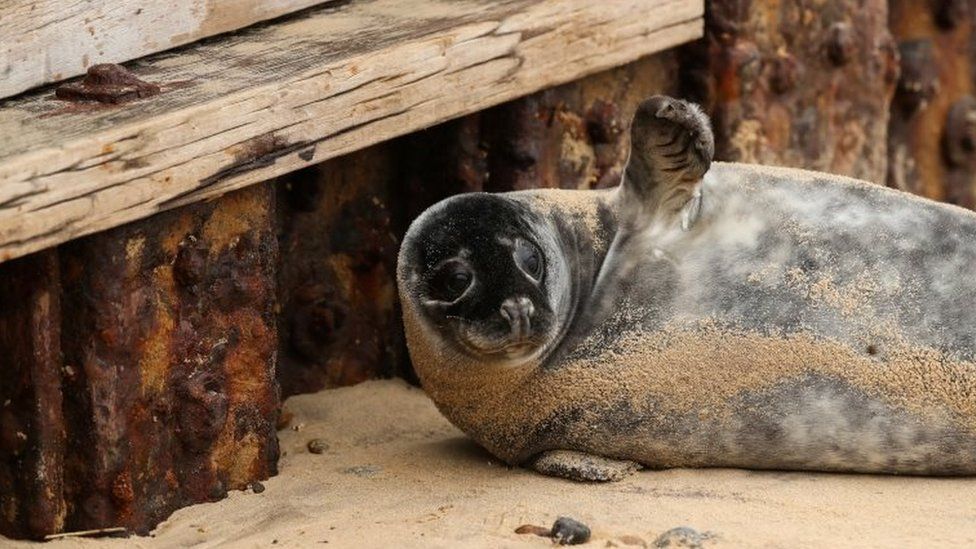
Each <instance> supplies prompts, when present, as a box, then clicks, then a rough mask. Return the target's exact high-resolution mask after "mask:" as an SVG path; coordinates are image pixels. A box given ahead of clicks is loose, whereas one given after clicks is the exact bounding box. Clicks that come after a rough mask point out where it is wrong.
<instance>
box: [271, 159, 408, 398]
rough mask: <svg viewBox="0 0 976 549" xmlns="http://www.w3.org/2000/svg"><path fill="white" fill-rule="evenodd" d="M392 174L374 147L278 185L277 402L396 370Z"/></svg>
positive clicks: (401, 349)
mask: <svg viewBox="0 0 976 549" xmlns="http://www.w3.org/2000/svg"><path fill="white" fill-rule="evenodd" d="M395 168H396V167H395V165H394V163H393V156H392V153H391V146H390V145H389V144H383V145H378V146H375V147H372V148H369V149H366V150H363V151H360V152H356V153H352V154H350V155H347V156H343V157H341V158H338V159H335V160H331V161H329V162H326V163H324V164H321V165H319V166H314V167H312V168H308V169H306V170H302V171H300V172H296V173H295V174H292V175H291V176H289V177H287V178H283V179H282V180H281V181H279V182H278V187H279V192H280V195H279V198H280V200H279V201H280V204H281V215H280V229H279V238H280V247H281V266H280V272H279V277H278V281H279V291H278V299H279V304H280V308H281V336H280V347H281V365H280V371H279V379H280V382H281V386H282V391H283V393H284V394H285V395H290V394H295V393H308V392H313V391H317V390H319V389H322V388H324V387H334V386H337V385H351V384H353V383H358V382H360V381H364V380H367V379H371V378H376V377H388V376H391V375H394V374H396V373H400V372H401V371H402V368H403V365H404V362H403V361H404V360H405V358H404V357H405V356H406V353H405V349H406V348H405V343H404V341H403V337H402V335H401V333H400V324H399V323H400V317H399V312H398V310H397V303H396V286H395V273H396V255H397V250H398V241H397V238H396V236H395V229H394V215H395V211H396V210H397V209H398V208H400V207H401V205H400V204H398V203H397V201H396V200H394V198H393V193H394V191H395V190H397V189H399V187H400V185H402V183H401V182H400V181H399V178H398V174H397V171H396V169H395Z"/></svg>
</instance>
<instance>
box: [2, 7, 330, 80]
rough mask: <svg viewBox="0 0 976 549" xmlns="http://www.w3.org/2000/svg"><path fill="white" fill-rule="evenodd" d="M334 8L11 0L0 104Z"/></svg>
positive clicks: (6, 12) (5, 10)
mask: <svg viewBox="0 0 976 549" xmlns="http://www.w3.org/2000/svg"><path fill="white" fill-rule="evenodd" d="M328 1H331V0H236V1H233V2H226V1H222V0H179V1H176V2H154V1H152V0H127V1H125V2H119V1H117V0H86V1H84V2H82V1H79V0H5V1H4V2H0V76H2V78H0V98H3V97H9V96H11V95H15V94H18V93H20V92H22V91H25V90H28V89H30V88H33V87H35V86H40V85H42V84H47V83H50V82H57V81H58V80H63V79H65V78H71V77H72V76H77V75H79V74H82V73H84V72H85V70H86V69H87V68H88V67H90V66H92V65H95V64H98V63H120V62H122V61H128V60H130V59H136V58H138V57H143V56H146V55H149V54H151V53H156V52H160V51H163V50H168V49H170V48H174V47H176V46H182V45H183V44H189V43H190V42H195V41H197V40H200V39H201V38H207V37H208V36H214V35H216V34H220V33H223V32H228V31H233V30H237V29H241V28H244V27H246V26H248V25H253V24H254V23H257V22H259V21H266V20H268V19H273V18H275V17H279V16H282V15H285V14H288V13H292V12H295V11H298V10H302V9H305V8H308V7H311V6H314V5H316V4H322V3H325V2H328Z"/></svg>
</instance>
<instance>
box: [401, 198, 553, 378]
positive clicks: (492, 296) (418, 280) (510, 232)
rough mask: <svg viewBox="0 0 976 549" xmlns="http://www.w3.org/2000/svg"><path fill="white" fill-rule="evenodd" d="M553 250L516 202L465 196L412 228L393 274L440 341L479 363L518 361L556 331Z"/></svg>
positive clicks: (543, 230) (542, 228) (546, 234)
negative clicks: (397, 274) (398, 276)
mask: <svg viewBox="0 0 976 549" xmlns="http://www.w3.org/2000/svg"><path fill="white" fill-rule="evenodd" d="M558 250H559V247H558V244H557V242H556V241H555V235H553V234H552V231H550V230H549V229H548V226H547V225H546V224H545V223H544V222H542V221H541V220H538V219H535V216H534V214H532V212H531V211H530V210H528V209H527V208H525V207H524V206H523V205H521V204H520V203H518V202H515V201H512V200H509V199H506V198H502V197H498V196H494V195H486V194H480V193H479V194H468V195H462V196H457V197H453V198H451V199H448V200H446V201H444V202H442V203H441V204H440V205H438V206H435V207H434V208H432V209H431V210H429V211H428V213H426V214H425V215H424V216H423V217H422V218H420V219H418V221H417V222H415V223H414V226H413V227H411V230H410V233H408V235H407V239H406V241H405V246H404V256H403V257H401V262H400V264H401V267H402V268H404V271H405V272H403V273H401V274H402V275H403V276H405V277H406V279H407V281H408V287H409V288H410V291H409V293H410V296H409V298H410V299H412V300H413V302H414V305H415V307H416V308H417V309H418V313H419V314H421V315H422V316H423V317H425V320H426V322H425V325H427V326H429V327H432V328H433V331H434V332H436V334H437V336H438V337H439V339H441V340H442V341H443V342H445V343H447V344H448V345H451V346H453V347H454V349H455V350H456V351H458V352H462V353H465V354H468V355H470V356H474V357H476V358H478V359H480V360H491V361H502V362H506V361H524V360H526V359H530V358H533V357H535V356H537V355H539V354H540V353H541V352H542V351H544V350H545V349H546V348H547V346H548V344H549V343H551V342H552V341H553V340H554V338H555V337H556V334H557V332H558V326H557V325H556V324H557V323H556V322H555V318H556V314H555V312H554V311H556V310H558V308H559V307H558V305H559V304H560V303H561V301H562V299H561V296H560V292H559V290H558V288H559V287H560V286H565V284H563V283H562V281H564V280H565V279H566V274H565V267H564V265H563V263H564V261H563V258H562V257H561V255H560V253H559V251H558Z"/></svg>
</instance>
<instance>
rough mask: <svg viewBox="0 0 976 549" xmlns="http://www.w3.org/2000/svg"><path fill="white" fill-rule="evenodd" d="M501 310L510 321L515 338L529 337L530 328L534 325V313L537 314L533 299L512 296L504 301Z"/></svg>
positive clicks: (517, 339) (516, 339) (519, 339)
mask: <svg viewBox="0 0 976 549" xmlns="http://www.w3.org/2000/svg"><path fill="white" fill-rule="evenodd" d="M499 312H500V313H501V315H502V317H503V318H504V319H505V320H507V321H508V325H509V326H510V327H511V335H512V339H513V340H515V341H521V340H523V339H528V337H529V329H530V328H531V327H532V315H533V314H535V306H534V305H532V300H531V299H529V298H527V297H525V296H519V297H510V298H508V299H506V300H505V301H504V302H503V303H502V307H501V310H500V311H499Z"/></svg>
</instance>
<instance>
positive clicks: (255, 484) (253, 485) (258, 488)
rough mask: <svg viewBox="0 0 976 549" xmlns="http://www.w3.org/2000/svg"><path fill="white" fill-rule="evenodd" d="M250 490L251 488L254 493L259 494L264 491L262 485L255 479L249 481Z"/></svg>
mask: <svg viewBox="0 0 976 549" xmlns="http://www.w3.org/2000/svg"><path fill="white" fill-rule="evenodd" d="M251 490H253V491H254V493H255V494H260V493H261V492H263V491H264V485H263V484H261V483H260V482H258V481H256V480H255V481H254V482H252V483H251Z"/></svg>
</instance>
